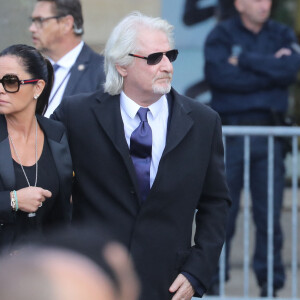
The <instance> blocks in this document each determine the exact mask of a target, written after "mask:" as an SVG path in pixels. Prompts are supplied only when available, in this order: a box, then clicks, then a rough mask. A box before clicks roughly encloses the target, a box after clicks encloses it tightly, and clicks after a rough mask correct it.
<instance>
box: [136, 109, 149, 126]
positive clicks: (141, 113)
mask: <svg viewBox="0 0 300 300" xmlns="http://www.w3.org/2000/svg"><path fill="white" fill-rule="evenodd" d="M148 111H149V108H147V107H140V109H139V110H138V112H137V114H138V116H139V118H140V120H141V121H142V122H148V120H147V112H148Z"/></svg>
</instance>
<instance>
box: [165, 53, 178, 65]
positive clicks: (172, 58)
mask: <svg viewBox="0 0 300 300" xmlns="http://www.w3.org/2000/svg"><path fill="white" fill-rule="evenodd" d="M177 55H178V51H177V50H170V51H168V52H167V53H166V56H167V58H168V59H169V61H170V62H173V61H175V60H176V58H177Z"/></svg>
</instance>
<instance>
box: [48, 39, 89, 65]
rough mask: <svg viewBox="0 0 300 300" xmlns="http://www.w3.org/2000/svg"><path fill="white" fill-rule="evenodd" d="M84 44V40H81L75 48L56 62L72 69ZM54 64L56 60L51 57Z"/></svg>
mask: <svg viewBox="0 0 300 300" xmlns="http://www.w3.org/2000/svg"><path fill="white" fill-rule="evenodd" d="M83 45H84V42H83V41H81V42H80V43H79V44H78V45H77V46H76V47H75V48H73V49H72V50H71V51H69V52H68V53H67V54H66V55H64V56H63V57H62V58H61V59H60V60H59V61H57V62H56V64H58V65H59V66H60V67H62V68H64V69H70V68H71V67H72V66H73V65H74V63H75V61H76V59H77V57H78V56H79V54H80V52H81V50H82V47H83ZM49 60H50V62H51V63H52V64H55V62H54V61H53V60H52V59H49Z"/></svg>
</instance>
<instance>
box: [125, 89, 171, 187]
mask: <svg viewBox="0 0 300 300" xmlns="http://www.w3.org/2000/svg"><path fill="white" fill-rule="evenodd" d="M139 108H140V106H139V105H138V104H137V103H136V102H134V101H133V100H131V99H130V98H128V97H127V96H126V95H125V93H124V92H121V95H120V109H121V116H122V119H123V123H124V131H125V138H126V141H127V144H128V147H129V149H130V137H131V134H132V132H133V131H134V130H135V129H136V128H137V127H138V126H139V124H140V122H141V120H140V118H139V116H138V115H137V112H138V110H139ZM148 108H149V111H148V113H147V119H148V123H149V125H150V127H151V130H152V158H151V165H150V187H152V184H153V182H154V179H155V177H156V174H157V169H158V165H159V161H160V158H161V156H162V153H163V151H164V149H165V145H166V137H167V125H168V117H169V107H168V100H167V97H166V96H165V95H163V96H162V97H161V98H160V99H159V100H158V101H156V102H155V103H153V104H152V105H150V106H148Z"/></svg>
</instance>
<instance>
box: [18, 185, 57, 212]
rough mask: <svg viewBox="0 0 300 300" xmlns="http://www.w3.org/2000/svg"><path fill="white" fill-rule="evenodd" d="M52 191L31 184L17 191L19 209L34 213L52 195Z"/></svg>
mask: <svg viewBox="0 0 300 300" xmlns="http://www.w3.org/2000/svg"><path fill="white" fill-rule="evenodd" d="M51 195H52V193H51V192H50V191H48V190H44V189H42V188H40V187H34V186H30V187H27V188H23V189H20V190H18V191H17V198H18V207H19V210H22V211H25V212H28V213H33V212H36V211H37V210H38V208H39V207H41V206H42V204H43V202H44V201H45V200H46V198H49V197H51Z"/></svg>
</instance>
